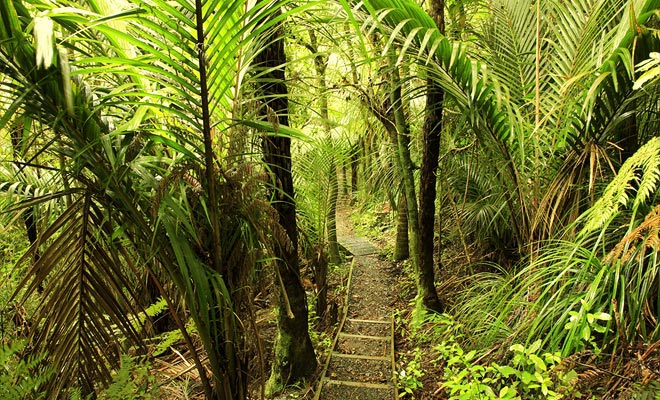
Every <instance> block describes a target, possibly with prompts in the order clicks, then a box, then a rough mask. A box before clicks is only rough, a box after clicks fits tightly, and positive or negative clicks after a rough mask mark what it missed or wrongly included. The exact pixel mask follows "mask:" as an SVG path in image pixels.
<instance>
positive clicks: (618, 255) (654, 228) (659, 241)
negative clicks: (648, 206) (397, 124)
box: [605, 205, 660, 263]
mask: <svg viewBox="0 0 660 400" xmlns="http://www.w3.org/2000/svg"><path fill="white" fill-rule="evenodd" d="M659 232H660V205H657V206H655V207H654V208H653V210H651V212H649V213H648V214H647V215H646V217H645V218H644V221H643V222H642V223H641V224H639V226H638V227H637V228H635V229H634V230H633V231H632V232H630V233H629V234H628V235H626V236H625V237H624V238H623V239H621V241H620V242H619V243H617V244H616V246H614V248H613V249H612V250H611V251H610V253H609V254H608V255H607V256H606V257H605V261H606V262H608V263H614V262H616V261H618V260H621V262H624V263H625V262H627V261H628V260H630V257H632V255H633V254H634V253H635V250H636V249H640V248H641V249H643V250H646V249H651V250H653V251H657V250H658V248H659V247H660V236H659ZM640 239H641V240H642V242H641V243H639V244H638V245H637V246H633V244H634V243H635V242H637V241H638V240H640ZM624 251H625V254H624ZM644 254H645V252H644V251H640V252H639V253H638V255H637V257H638V260H640V259H641V258H642V257H643V256H644Z"/></svg>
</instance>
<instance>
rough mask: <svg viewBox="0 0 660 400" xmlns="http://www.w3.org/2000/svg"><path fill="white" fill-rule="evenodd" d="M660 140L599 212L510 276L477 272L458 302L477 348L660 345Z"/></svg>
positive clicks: (610, 190) (620, 178)
mask: <svg viewBox="0 0 660 400" xmlns="http://www.w3.org/2000/svg"><path fill="white" fill-rule="evenodd" d="M659 170H660V139H658V138H654V139H651V140H650V141H649V142H648V143H647V144H646V145H644V146H642V147H641V148H640V150H639V151H638V152H637V153H635V154H634V155H633V156H631V157H630V158H629V159H628V160H627V161H626V162H625V163H624V164H623V166H622V167H621V168H620V169H619V173H618V175H617V176H616V177H615V178H614V179H613V180H612V182H611V183H610V184H609V185H608V186H607V188H605V190H604V191H603V195H602V196H601V197H600V199H598V200H597V201H596V202H595V203H594V206H593V207H591V208H590V209H589V210H587V211H586V212H585V213H583V214H582V216H580V217H579V218H578V220H577V222H576V223H575V224H573V225H571V227H570V228H569V230H567V231H566V233H565V240H558V241H554V242H548V243H546V244H545V245H544V246H543V247H542V248H541V250H540V251H539V254H538V255H537V256H536V257H535V258H531V259H528V260H527V265H524V266H523V267H522V268H521V269H520V270H519V271H518V272H516V273H513V274H510V275H508V276H507V275H500V274H487V273H482V274H477V275H474V276H471V277H470V283H471V284H470V287H469V288H468V289H466V291H465V293H463V295H462V296H461V299H460V300H459V301H458V302H457V303H458V304H460V306H459V307H458V308H457V309H456V314H457V315H464V316H469V317H464V318H462V320H461V322H462V323H464V324H465V326H466V328H467V329H468V330H469V331H470V332H471V333H472V337H471V338H470V341H471V343H472V344H473V345H475V346H477V345H478V346H484V348H485V347H488V346H492V345H494V344H495V343H497V342H499V341H501V340H503V339H505V338H507V340H512V341H514V342H516V341H518V342H521V343H527V345H530V344H532V343H534V342H536V341H538V340H541V343H542V348H544V349H545V350H546V351H550V352H555V351H559V352H560V353H561V355H562V356H568V355H570V354H573V353H576V352H580V351H584V350H589V351H593V352H596V353H598V352H600V351H601V350H603V349H604V348H607V349H608V350H609V351H612V352H615V351H616V350H617V349H620V348H625V347H626V346H628V345H631V344H634V343H637V342H644V343H651V342H654V341H657V340H658V339H660V326H658V325H657V324H654V323H653V321H655V318H656V316H657V310H659V309H660V297H659V296H658V283H659V281H658V274H659V273H660V259H658V255H657V246H658V243H659V242H658V238H659V236H658V232H659V228H660V208H659V207H658V206H657V205H655V204H656V202H657V200H656V188H657V182H658V180H659V175H658V171H659Z"/></svg>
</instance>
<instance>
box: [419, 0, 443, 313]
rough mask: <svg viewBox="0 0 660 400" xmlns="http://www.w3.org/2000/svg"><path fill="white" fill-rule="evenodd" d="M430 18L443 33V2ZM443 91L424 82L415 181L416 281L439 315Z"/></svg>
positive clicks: (433, 6) (434, 0) (434, 3)
mask: <svg viewBox="0 0 660 400" xmlns="http://www.w3.org/2000/svg"><path fill="white" fill-rule="evenodd" d="M430 15H431V16H432V17H433V19H434V20H435V23H436V25H437V26H438V29H440V32H442V33H444V25H445V24H444V0H431V1H430ZM443 100H444V92H443V90H442V88H441V87H440V86H439V85H438V84H437V83H436V82H435V81H434V79H433V78H432V77H429V78H428V79H427V83H426V109H425V112H424V114H425V115H424V127H423V138H424V146H423V150H422V166H421V171H420V178H419V247H420V248H419V274H420V277H419V280H420V284H421V285H422V286H424V288H425V289H424V297H423V298H422V302H423V304H424V306H426V307H427V308H428V309H431V310H433V311H437V312H442V310H443V307H442V304H441V303H440V300H439V299H438V295H437V292H436V290H435V274H434V267H435V266H434V262H433V245H434V237H435V198H436V183H437V177H436V174H437V171H438V159H439V157H440V135H441V132H442V110H443Z"/></svg>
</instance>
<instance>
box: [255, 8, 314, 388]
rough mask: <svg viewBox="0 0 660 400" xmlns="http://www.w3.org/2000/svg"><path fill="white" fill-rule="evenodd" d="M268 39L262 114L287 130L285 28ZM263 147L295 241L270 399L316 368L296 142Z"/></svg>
mask: <svg viewBox="0 0 660 400" xmlns="http://www.w3.org/2000/svg"><path fill="white" fill-rule="evenodd" d="M279 14H280V12H279V11H276V12H274V13H273V14H272V15H271V18H273V19H275V18H278V17H279ZM268 35H269V36H268V37H267V38H265V42H266V43H269V44H268V45H267V46H266V47H265V48H264V50H263V51H262V52H261V53H259V54H258V55H257V57H256V59H255V63H256V66H257V68H258V69H259V70H260V72H261V73H262V78H261V80H260V89H261V92H262V95H263V96H264V98H265V100H264V102H265V104H264V106H263V107H262V115H264V116H266V117H268V116H269V115H271V118H272V112H274V113H275V115H276V116H277V122H278V123H279V125H282V126H286V125H288V124H289V119H288V110H289V104H288V97H287V95H288V91H287V87H286V84H285V76H284V66H285V65H286V54H285V52H284V42H283V40H282V39H283V37H282V26H281V25H279V26H276V27H275V29H273V30H271V31H269V34H268ZM271 110H272V111H271ZM263 147H264V149H263V151H264V160H265V162H266V164H267V165H269V167H270V173H271V175H272V181H273V187H274V188H277V189H274V190H275V193H273V199H274V200H276V201H275V202H274V203H273V206H274V207H275V209H276V210H277V212H278V214H279V218H280V224H281V225H282V227H283V228H284V229H285V231H286V233H287V234H288V236H289V239H290V245H288V246H287V245H282V246H279V247H278V248H277V251H278V252H279V254H276V256H277V259H278V261H276V273H277V275H278V277H277V278H276V279H277V280H278V281H279V282H277V283H276V287H277V288H278V300H279V301H278V307H277V327H278V334H277V338H276V340H275V345H274V348H275V357H274V359H273V365H272V370H271V375H270V379H269V380H268V383H267V385H266V392H267V394H269V395H274V394H276V393H278V392H279V391H281V390H282V388H284V386H286V385H288V384H292V383H296V382H299V381H300V380H302V379H305V378H308V377H310V376H311V375H312V374H313V373H314V371H315V369H316V355H315V353H314V348H313V347H312V341H311V340H310V337H309V331H308V325H307V318H308V315H307V298H306V295H305V290H304V289H303V286H302V283H301V281H300V276H299V272H300V271H299V265H298V231H297V225H296V206H295V203H294V202H293V199H294V198H295V197H294V187H293V178H292V175H291V139H290V138H288V137H285V136H266V135H264V138H263Z"/></svg>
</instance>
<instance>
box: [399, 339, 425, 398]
mask: <svg viewBox="0 0 660 400" xmlns="http://www.w3.org/2000/svg"><path fill="white" fill-rule="evenodd" d="M424 375H425V372H424V369H422V351H421V350H420V348H419V347H415V348H414V349H413V357H412V359H409V360H408V361H407V362H406V363H405V367H403V368H402V369H401V370H400V371H399V374H398V376H397V377H396V383H397V386H398V388H399V391H400V392H399V395H400V396H401V397H406V396H411V397H412V396H413V393H414V391H415V390H418V389H421V388H422V387H423V386H424V385H423V383H422V381H421V379H422V378H423V377H424Z"/></svg>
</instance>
